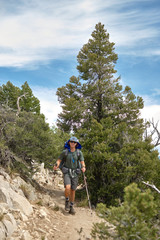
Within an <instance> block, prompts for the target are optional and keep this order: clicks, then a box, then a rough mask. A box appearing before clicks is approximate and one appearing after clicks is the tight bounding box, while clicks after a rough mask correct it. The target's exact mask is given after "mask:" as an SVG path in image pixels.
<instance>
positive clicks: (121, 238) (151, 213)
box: [92, 183, 160, 240]
mask: <svg viewBox="0 0 160 240" xmlns="http://www.w3.org/2000/svg"><path fill="white" fill-rule="evenodd" d="M97 211H98V212H99V214H100V216H102V217H103V218H104V219H105V221H107V222H109V223H110V227H109V225H108V224H107V222H103V223H101V224H95V225H94V228H93V230H92V237H93V238H94V239H97V237H98V239H108V237H109V236H110V237H112V239H117V240H138V239H142V240H146V239H150V240H157V239H159V237H160V234H159V233H158V228H157V219H156V215H157V206H156V204H155V201H154V198H153V196H152V194H151V192H150V190H147V191H146V192H141V191H140V189H139V188H138V187H137V185H136V184H135V183H133V184H131V185H129V186H128V187H126V188H125V196H124V203H123V204H122V205H121V206H119V207H111V208H110V209H107V208H106V206H105V205H103V204H100V205H98V207H97ZM111 228H112V229H111Z"/></svg>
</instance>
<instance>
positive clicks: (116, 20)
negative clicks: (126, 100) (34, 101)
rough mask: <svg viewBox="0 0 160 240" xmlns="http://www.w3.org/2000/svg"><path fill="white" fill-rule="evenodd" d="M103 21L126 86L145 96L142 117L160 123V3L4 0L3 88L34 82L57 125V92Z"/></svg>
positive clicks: (0, 11)
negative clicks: (79, 53)
mask: <svg viewBox="0 0 160 240" xmlns="http://www.w3.org/2000/svg"><path fill="white" fill-rule="evenodd" d="M98 22H101V23H103V24H104V25H105V29H107V32H108V33H109V34H110V41H111V42H114V43H115V52H116V53H117V54H118V61H117V64H116V66H115V68H116V69H117V75H118V76H119V75H120V76H121V84H122V85H123V86H126V85H129V86H130V87H131V88H132V91H133V92H134V94H136V95H139V96H142V97H143V99H144V102H145V107H144V109H143V110H142V117H144V118H146V119H149V118H150V119H151V118H152V117H153V118H154V120H155V121H158V120H160V67H159V66H160V1H159V0H152V1H151V0H112V1H110V0H105V1H104V0H81V1H75V0H59V1H57V0H45V1H44V0H43V1H42V0H16V1H15V0H7V1H6V0H0V33H1V37H0V85H2V84H6V82H7V81H11V82H12V83H13V84H14V85H16V86H19V87H20V86H21V85H22V84H23V83H24V82H25V81H27V82H28V84H29V85H30V87H31V89H32V90H33V93H34V95H35V96H36V97H38V98H39V100H40V103H41V111H42V112H43V113H44V114H45V116H46V119H47V121H48V122H49V123H50V124H52V123H54V122H55V121H56V119H57V114H58V112H60V110H61V108H60V106H59V103H58V101H57V97H56V94H55V93H56V89H57V88H58V87H61V86H63V85H65V84H66V83H67V82H68V81H69V78H70V77H71V76H72V75H76V76H77V75H78V73H77V71H76V65H77V60H76V57H77V54H78V52H79V50H80V49H81V48H82V46H83V45H84V44H85V43H87V42H88V39H89V38H90V37H91V33H92V31H93V30H94V28H95V25H96V24H97V23H98Z"/></svg>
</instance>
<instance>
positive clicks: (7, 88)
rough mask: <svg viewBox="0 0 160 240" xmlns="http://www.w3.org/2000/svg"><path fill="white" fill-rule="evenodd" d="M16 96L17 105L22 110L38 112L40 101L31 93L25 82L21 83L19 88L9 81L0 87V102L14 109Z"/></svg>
mask: <svg viewBox="0 0 160 240" xmlns="http://www.w3.org/2000/svg"><path fill="white" fill-rule="evenodd" d="M22 96H23V97H22ZM18 98H20V99H19V105H20V109H21V110H22V111H27V112H33V113H37V114H39V113H40V102H39V100H38V98H36V97H35V96H34V95H33V93H32V90H31V88H30V87H29V85H28V83H27V82H25V83H24V84H23V85H22V88H21V89H20V88H18V87H16V86H14V85H13V84H12V83H11V82H10V81H9V82H7V83H6V85H4V84H3V85H2V87H0V104H2V105H6V106H8V107H10V108H11V109H13V110H14V111H16V110H18V106H17V100H18Z"/></svg>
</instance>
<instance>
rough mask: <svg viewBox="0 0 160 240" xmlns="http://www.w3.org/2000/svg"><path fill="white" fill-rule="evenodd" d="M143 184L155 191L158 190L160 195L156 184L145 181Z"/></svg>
mask: <svg viewBox="0 0 160 240" xmlns="http://www.w3.org/2000/svg"><path fill="white" fill-rule="evenodd" d="M142 183H144V184H145V185H147V186H149V187H151V188H153V189H154V190H156V191H157V192H158V193H160V190H159V189H158V188H157V187H156V186H155V185H154V184H150V183H149V182H144V181H142Z"/></svg>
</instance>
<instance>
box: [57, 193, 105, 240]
mask: <svg viewBox="0 0 160 240" xmlns="http://www.w3.org/2000/svg"><path fill="white" fill-rule="evenodd" d="M54 192H55V199H54V201H55V202H56V203H57V205H58V206H59V207H60V217H59V219H58V222H57V229H58V231H57V232H56V233H55V239H57V240H59V239H60V240H66V239H70V240H78V239H81V240H82V239H85V240H89V239H91V235H90V233H91V229H92V226H93V223H96V222H100V221H101V219H100V218H99V217H98V216H97V215H96V213H95V212H94V211H91V210H90V209H89V208H82V207H77V206H76V204H75V211H76V214H75V215H71V214H69V213H68V212H66V211H65V210H64V201H65V200H64V189H61V190H54ZM59 230H60V231H59Z"/></svg>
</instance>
